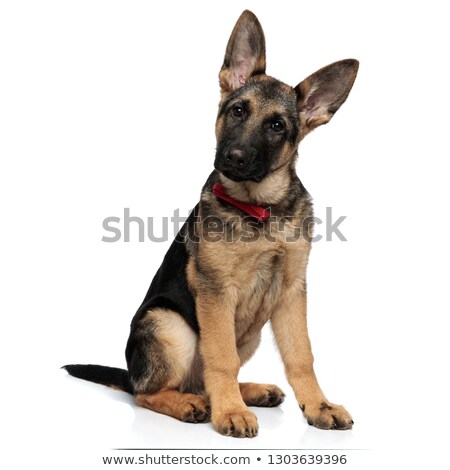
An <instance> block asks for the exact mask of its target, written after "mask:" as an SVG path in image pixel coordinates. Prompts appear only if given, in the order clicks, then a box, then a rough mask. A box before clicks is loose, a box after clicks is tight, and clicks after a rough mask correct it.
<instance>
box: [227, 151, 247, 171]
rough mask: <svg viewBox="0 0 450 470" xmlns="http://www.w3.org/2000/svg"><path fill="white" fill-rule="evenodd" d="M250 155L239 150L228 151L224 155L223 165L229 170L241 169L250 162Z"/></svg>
mask: <svg viewBox="0 0 450 470" xmlns="http://www.w3.org/2000/svg"><path fill="white" fill-rule="evenodd" d="M250 158H251V155H250V154H249V153H248V152H245V151H244V150H241V149H236V148H233V149H230V150H228V152H227V153H226V154H225V163H226V165H227V166H228V167H230V168H235V169H243V168H245V167H246V166H247V165H248V163H249V162H250Z"/></svg>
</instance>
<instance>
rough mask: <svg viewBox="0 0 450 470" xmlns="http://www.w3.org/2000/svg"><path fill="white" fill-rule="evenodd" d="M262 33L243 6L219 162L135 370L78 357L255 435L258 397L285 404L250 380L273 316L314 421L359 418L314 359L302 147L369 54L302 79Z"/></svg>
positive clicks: (262, 402)
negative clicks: (249, 366)
mask: <svg viewBox="0 0 450 470" xmlns="http://www.w3.org/2000/svg"><path fill="white" fill-rule="evenodd" d="M265 68H266V59H265V41H264V33H263V30H262V28H261V25H260V24H259V21H258V19H257V18H256V16H255V15H254V14H253V13H251V12H250V11H244V12H243V13H242V15H241V16H240V18H239V20H238V21H237V23H236V26H235V27H234V30H233V32H232V34H231V37H230V39H229V42H228V46H227V49H226V53H225V59H224V63H223V66H222V69H221V70H220V74H219V79H220V88H221V100H220V104H219V112H218V116H217V122H216V136H217V151H216V155H215V161H214V168H215V170H214V171H213V172H212V173H211V175H210V176H209V178H208V180H207V181H206V184H205V185H204V187H203V190H202V193H201V197H200V202H199V203H198V204H197V206H196V207H195V209H194V210H193V212H192V213H191V214H190V216H189V218H188V220H187V222H186V223H185V224H184V226H183V228H182V229H181V231H180V233H179V234H178V235H177V237H176V239H175V241H174V242H173V244H172V245H171V247H170V248H169V251H168V252H167V254H166V256H165V258H164V261H163V263H162V265H161V267H160V268H159V270H158V272H157V273H156V275H155V278H154V279H153V282H152V283H151V285H150V288H149V291H148V292H147V295H146V297H145V299H144V301H143V303H142V305H141V306H140V308H139V309H138V311H137V313H136V315H135V316H134V318H133V321H132V323H131V333H130V337H129V340H128V344H127V347H126V359H127V364H128V371H125V370H121V369H115V368H110V367H103V366H95V365H69V366H65V368H66V369H67V371H68V372H69V373H70V374H72V375H73V376H75V377H79V378H82V379H85V380H90V381H93V382H97V383H101V384H104V385H108V386H111V387H114V388H118V389H121V390H125V391H127V392H129V393H132V394H134V396H135V400H136V403H137V404H138V405H140V406H143V407H146V408H149V409H150V410H153V411H156V412H158V413H164V414H166V415H169V416H172V417H174V418H177V419H179V420H182V421H188V422H193V423H198V422H204V421H207V420H209V419H211V421H212V424H213V426H214V428H215V429H216V430H217V431H218V432H219V433H221V434H224V435H229V436H234V437H253V436H256V435H257V433H258V422H257V419H256V416H255V415H254V413H252V412H251V411H250V410H249V409H248V408H247V407H248V406H277V405H279V404H280V403H282V401H283V399H284V394H283V392H282V391H281V390H280V389H279V388H278V387H277V386H276V385H267V384H256V383H239V382H238V372H239V368H240V367H241V366H242V364H244V363H245V362H246V361H248V360H249V359H250V357H251V356H252V355H253V353H254V352H255V350H256V348H257V347H258V345H259V342H260V337H261V329H262V327H263V326H264V324H266V323H267V322H268V321H270V323H271V326H272V330H273V333H274V335H275V338H276V342H277V345H278V348H279V350H280V353H281V357H282V360H283V363H284V366H285V370H286V375H287V378H288V380H289V383H290V385H291V386H292V388H293V390H294V392H295V396H296V398H297V401H298V404H299V406H300V408H301V410H302V412H303V414H304V416H305V417H306V419H307V421H308V423H309V424H310V425H312V426H316V427H318V428H320V429H350V428H351V427H352V424H353V421H352V418H351V416H350V414H349V413H348V412H347V411H346V410H345V408H343V407H342V406H339V405H335V404H333V403H330V402H329V401H328V400H327V398H326V397H325V395H324V393H323V392H322V390H321V389H320V387H319V384H318V382H317V378H316V375H315V373H314V369H313V355H312V353H311V346H310V341H309V338H308V332H307V324H306V266H307V263H308V255H309V252H310V249H311V229H312V226H311V225H312V224H311V222H312V204H311V198H310V196H309V194H308V192H307V191H306V189H305V188H304V187H303V185H302V183H301V182H300V180H299V178H298V177H297V175H296V172H295V163H296V159H297V146H298V144H299V142H300V141H301V140H302V139H303V137H305V135H307V134H308V133H309V132H310V131H312V130H313V129H315V128H316V127H318V126H320V125H322V124H325V123H327V122H328V121H329V120H330V119H331V118H332V116H333V115H334V113H335V112H336V111H337V110H338V109H339V107H340V106H341V105H342V103H343V102H344V101H345V100H346V98H347V95H348V94H349V92H350V89H351V88H352V85H353V82H354V80H355V77H356V73H357V70H358V62H357V61H356V60H353V59H348V60H342V61H340V62H335V63H333V64H331V65H328V66H326V67H324V68H322V69H320V70H319V71H318V72H316V73H314V74H312V75H311V76H309V77H308V78H306V79H305V80H303V81H302V82H301V83H300V84H299V85H297V86H296V87H295V88H292V87H290V86H288V85H286V84H284V83H282V82H280V81H279V80H276V79H275V78H272V77H270V76H268V75H266V74H265Z"/></svg>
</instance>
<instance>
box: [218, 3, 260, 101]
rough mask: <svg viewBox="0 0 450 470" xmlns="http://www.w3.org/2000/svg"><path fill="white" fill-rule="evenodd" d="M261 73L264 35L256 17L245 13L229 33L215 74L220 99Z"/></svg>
mask: <svg viewBox="0 0 450 470" xmlns="http://www.w3.org/2000/svg"><path fill="white" fill-rule="evenodd" d="M265 70H266V45H265V41H264V32H263V30H262V28H261V25H260V24H259V21H258V18H256V16H255V15H254V14H253V13H252V12H251V11H249V10H245V11H244V12H243V13H242V15H241V16H240V17H239V19H238V21H237V23H236V25H235V27H234V29H233V32H232V33H231V36H230V39H229V41H228V45H227V50H226V52H225V59H224V61H223V65H222V69H221V70H220V73H219V81H220V88H221V91H222V96H224V95H226V94H228V93H230V92H231V91H234V90H236V89H237V88H239V87H241V86H242V85H245V83H246V81H247V80H248V79H249V78H250V77H251V76H252V75H258V74H261V73H264V72H265Z"/></svg>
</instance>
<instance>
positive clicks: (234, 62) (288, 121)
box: [214, 10, 358, 183]
mask: <svg viewBox="0 0 450 470" xmlns="http://www.w3.org/2000/svg"><path fill="white" fill-rule="evenodd" d="M265 69H266V57H265V40H264V33H263V30H262V28H261V25H260V23H259V21H258V19H257V18H256V16H255V15H254V14H253V13H251V12H250V11H248V10H246V11H244V12H243V13H242V15H241V16H240V18H239V20H238V21H237V23H236V26H235V27H234V29H233V32H232V34H231V37H230V39H229V41H228V46H227V49H226V53H225V59H224V63H223V66H222V69H221V71H220V74H219V80H220V87H221V101H220V104H219V113H218V117H217V123H216V136H217V151H216V159H215V163H214V166H215V168H216V170H218V171H219V172H220V173H221V174H222V175H223V176H224V177H225V178H226V179H228V180H231V181H233V182H253V183H259V182H261V181H263V180H264V179H265V178H266V177H267V176H268V175H270V174H271V173H273V172H274V171H277V170H278V169H282V168H292V167H293V166H294V163H295V159H296V156H297V146H298V144H299V142H300V140H301V139H302V138H303V137H304V136H305V135H306V134H308V133H309V132H310V131H312V130H313V129H315V128H316V127H318V126H320V125H322V124H325V123H327V122H328V121H329V120H330V119H331V118H332V116H333V115H334V113H335V112H336V111H337V110H338V109H339V107H340V106H341V105H342V103H343V102H344V101H345V100H346V98H347V96H348V94H349V92H350V90H351V88H352V85H353V82H354V80H355V77H356V73H357V71H358V61H356V60H353V59H347V60H342V61H340V62H335V63H333V64H331V65H328V66H326V67H324V68H322V69H320V70H319V71H317V72H316V73H314V74H312V75H311V76H309V77H308V78H306V79H305V80H303V81H302V82H301V83H299V84H298V85H297V86H296V87H295V88H293V87H290V86H288V85H286V84H284V83H282V82H280V81H279V80H276V79H275V78H272V77H269V76H268V75H266V74H265Z"/></svg>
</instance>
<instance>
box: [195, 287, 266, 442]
mask: <svg viewBox="0 0 450 470" xmlns="http://www.w3.org/2000/svg"><path fill="white" fill-rule="evenodd" d="M196 308H197V318H198V321H199V325H200V352H201V355H202V359H203V365H204V379H205V387H206V392H207V394H208V395H209V398H210V401H211V412H212V413H211V421H212V423H213V426H214V428H215V429H216V430H217V431H218V432H220V433H221V434H224V435H227V436H233V437H254V436H256V435H257V434H258V422H257V419H256V416H255V415H254V414H253V413H252V412H251V411H249V410H248V408H247V406H246V405H245V403H244V401H243V399H242V396H241V392H240V390H239V383H238V378H237V377H238V372H239V368H240V366H241V362H240V359H239V356H238V353H237V349H236V333H235V329H234V315H235V308H236V305H235V302H233V296H232V295H231V293H227V292H222V293H221V294H220V295H209V294H201V295H198V296H197V301H196Z"/></svg>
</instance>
